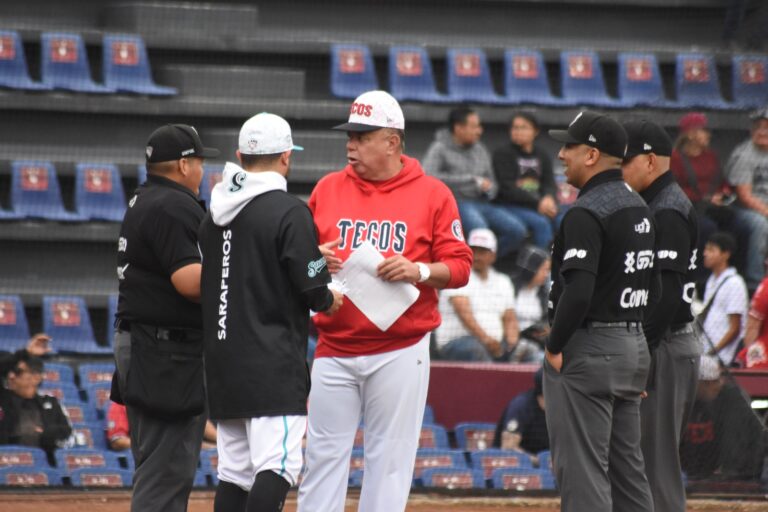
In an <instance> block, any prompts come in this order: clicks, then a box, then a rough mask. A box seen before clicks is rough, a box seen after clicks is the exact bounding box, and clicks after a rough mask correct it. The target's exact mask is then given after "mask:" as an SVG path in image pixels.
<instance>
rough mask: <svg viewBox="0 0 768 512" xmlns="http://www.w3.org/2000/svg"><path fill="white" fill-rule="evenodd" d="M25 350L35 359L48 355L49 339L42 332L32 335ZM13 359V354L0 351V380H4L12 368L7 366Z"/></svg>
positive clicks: (49, 349)
mask: <svg viewBox="0 0 768 512" xmlns="http://www.w3.org/2000/svg"><path fill="white" fill-rule="evenodd" d="M26 350H27V352H29V354H30V355H33V356H37V357H41V356H44V355H46V354H49V353H50V352H51V350H52V349H51V337H50V336H48V335H47V334H45V333H44V332H38V333H36V334H34V335H33V336H32V337H31V338H29V340H28V341H27V347H26ZM13 357H14V355H13V354H11V353H9V352H5V351H2V350H0V378H4V377H5V375H6V374H7V373H8V371H10V369H11V368H12V366H9V365H12V364H13Z"/></svg>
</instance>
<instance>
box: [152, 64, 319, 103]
mask: <svg viewBox="0 0 768 512" xmlns="http://www.w3.org/2000/svg"><path fill="white" fill-rule="evenodd" d="M156 74H157V77H158V82H160V83H163V84H166V85H170V86H173V87H177V88H178V89H179V92H180V93H181V94H183V95H186V96H211V95H212V94H215V95H216V96H218V97H225V98H227V97H228V98H296V99H300V98H303V97H304V92H305V84H306V73H305V72H304V71H303V70H300V69H283V68H261V67H246V66H194V65H170V66H164V67H162V68H160V69H158V70H157V73H156Z"/></svg>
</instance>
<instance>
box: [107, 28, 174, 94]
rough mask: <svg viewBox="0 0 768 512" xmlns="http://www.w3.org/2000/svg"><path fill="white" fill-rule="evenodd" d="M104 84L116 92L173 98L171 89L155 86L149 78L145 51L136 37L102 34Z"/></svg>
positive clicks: (140, 39) (149, 71) (150, 75)
mask: <svg viewBox="0 0 768 512" xmlns="http://www.w3.org/2000/svg"><path fill="white" fill-rule="evenodd" d="M102 52H103V59H102V70H103V72H104V85H106V86H107V87H109V88H111V89H115V90H117V91H126V92H135V93H139V94H149V95H152V96H174V95H176V94H178V91H177V90H176V89H175V88H173V87H165V86H162V85H157V84H156V83H155V81H154V80H153V79H152V70H151V68H150V65H149V57H148V56H147V48H146V46H145V45H144V40H143V39H142V38H141V37H139V36H136V35H128V34H111V35H105V36H104V41H103V45H102Z"/></svg>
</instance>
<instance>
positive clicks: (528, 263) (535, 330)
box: [513, 245, 552, 349]
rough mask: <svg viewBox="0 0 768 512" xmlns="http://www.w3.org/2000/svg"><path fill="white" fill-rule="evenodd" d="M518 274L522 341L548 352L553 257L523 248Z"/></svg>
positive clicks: (519, 319) (516, 288)
mask: <svg viewBox="0 0 768 512" xmlns="http://www.w3.org/2000/svg"><path fill="white" fill-rule="evenodd" d="M517 266H518V268H519V272H518V274H517V275H516V276H515V278H513V284H514V287H515V292H516V293H517V295H516V296H515V314H517V323H518V327H519V329H520V337H521V338H524V339H526V340H529V341H532V342H535V343H537V344H538V345H540V346H541V347H542V349H543V348H544V343H545V341H546V337H547V336H548V335H549V322H548V321H547V301H548V299H549V288H550V287H549V284H550V277H549V274H550V269H551V267H552V260H551V259H550V257H549V253H548V252H546V251H544V250H543V249H540V248H538V247H534V246H530V245H529V246H526V247H523V248H522V249H521V250H520V252H519V253H518V255H517Z"/></svg>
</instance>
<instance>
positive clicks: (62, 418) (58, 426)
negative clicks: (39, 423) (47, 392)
mask: <svg viewBox="0 0 768 512" xmlns="http://www.w3.org/2000/svg"><path fill="white" fill-rule="evenodd" d="M44 402H48V403H50V404H51V406H50V407H44V406H43V403H44ZM40 406H41V407H42V417H43V432H42V434H40V447H41V448H42V449H43V450H46V451H52V450H55V449H56V448H57V447H58V446H57V444H58V443H59V442H60V441H64V440H65V439H67V438H68V437H69V436H70V435H72V427H71V425H70V424H69V420H68V419H67V415H66V414H64V410H63V409H62V408H61V405H60V404H59V401H58V400H56V398H54V397H51V396H47V397H44V398H42V399H41V403H40Z"/></svg>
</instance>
